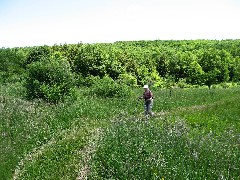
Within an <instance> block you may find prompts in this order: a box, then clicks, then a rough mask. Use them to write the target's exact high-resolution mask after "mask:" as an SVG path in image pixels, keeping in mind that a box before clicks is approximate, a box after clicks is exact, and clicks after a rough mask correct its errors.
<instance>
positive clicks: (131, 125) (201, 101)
mask: <svg viewBox="0 0 240 180" xmlns="http://www.w3.org/2000/svg"><path fill="white" fill-rule="evenodd" d="M6 88H8V87H6V86H1V88H0V92H1V94H0V112H1V113H0V118H1V119H2V121H1V124H0V135H1V136H0V138H1V141H0V146H1V149H0V151H1V152H0V158H1V160H2V162H1V164H0V179H81V178H83V177H86V176H87V177H88V178H90V179H91V178H92V179H96V178H97V179H102V178H114V179H125V178H134V179H136V178H137V179H138V178H140V179H146V178H150V179H161V178H165V179H174V178H175V179H186V178H189V179H191V178H192V179H202V178H205V179H211V178H212V177H213V179H214V178H215V179H219V178H220V179H221V178H223V179H224V178H225V179H238V178H239V172H240V167H239V164H240V162H239V160H240V146H239V144H240V142H239V139H240V137H239V132H240V126H239V121H240V113H239V109H240V107H239V103H238V102H239V100H240V99H239V92H240V89H239V88H231V89H212V90H211V91H209V90H208V89H176V90H174V92H173V94H172V96H169V91H168V90H161V89H155V90H153V92H154V94H155V98H154V109H153V110H154V111H155V113H156V115H157V116H155V117H153V118H151V119H150V120H149V121H147V120H146V119H145V118H144V116H143V102H141V101H138V100H137V97H138V96H139V95H141V94H142V90H136V91H135V96H133V97H131V98H129V99H124V98H123V99H118V98H113V99H105V98H98V97H92V96H89V95H87V94H85V89H82V90H79V91H78V94H77V99H76V100H73V99H71V98H67V99H66V100H65V102H64V103H59V104H57V105H51V104H46V103H44V102H42V101H32V102H30V101H26V100H24V98H23V97H21V96H20V94H21V93H20V91H22V92H23V91H24V89H21V88H15V89H16V91H18V93H16V94H15V93H14V89H12V90H11V91H7V90H6Z"/></svg>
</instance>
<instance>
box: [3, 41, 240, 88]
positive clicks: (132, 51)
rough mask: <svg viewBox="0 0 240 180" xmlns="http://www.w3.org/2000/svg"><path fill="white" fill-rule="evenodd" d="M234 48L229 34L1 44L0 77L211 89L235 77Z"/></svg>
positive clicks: (237, 58)
mask: <svg viewBox="0 0 240 180" xmlns="http://www.w3.org/2000/svg"><path fill="white" fill-rule="evenodd" d="M239 47H240V40H231V39H230V40H168V41H162V40H155V41H119V42H115V43H96V44H83V43H78V44H60V45H57V44H56V45H53V46H46V45H44V46H36V47H21V48H1V49H0V62H1V66H0V77H1V82H2V83H5V82H9V81H19V80H26V79H29V74H30V75H31V76H32V77H30V78H32V81H35V80H38V81H39V79H40V80H41V79H42V81H43V82H46V81H52V84H54V83H56V81H59V79H64V78H65V79H68V80H67V81H69V79H73V80H72V81H74V84H75V85H85V86H88V85H90V84H91V82H92V81H93V80H94V79H102V78H104V77H106V76H107V77H109V78H111V79H113V80H114V81H116V82H119V83H123V84H126V85H129V86H137V85H143V84H146V83H149V84H152V85H153V86H157V87H164V86H166V85H168V84H169V82H171V83H181V82H182V83H184V84H186V85H197V86H201V85H207V86H208V87H209V88H210V87H211V85H213V84H218V83H226V82H239V80H240V48H239ZM51 66H53V67H51ZM54 67H55V69H54ZM57 67H58V68H57ZM64 69H65V70H64ZM54 71H55V72H54ZM61 71H62V72H61ZM65 71H66V72H65ZM31 73H32V74H31ZM61 73H62V74H61ZM36 74H38V75H36ZM69 74H71V75H69ZM35 76H38V77H35ZM48 76H49V77H48ZM53 76H54V78H53ZM65 76H66V77H67V78H66V77H65ZM70 76H71V77H70ZM34 78H35V79H34ZM51 78H52V79H54V80H52V79H51ZM57 79H58V80H57ZM32 83H33V82H32ZM65 85H66V84H65ZM65 85H64V86H65ZM66 86H68V85H66ZM62 88H63V87H62ZM48 90H49V89H48V88H47V89H46V91H48Z"/></svg>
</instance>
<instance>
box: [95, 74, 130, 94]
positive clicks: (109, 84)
mask: <svg viewBox="0 0 240 180" xmlns="http://www.w3.org/2000/svg"><path fill="white" fill-rule="evenodd" d="M132 93H133V91H132V90H131V88H130V87H129V86H127V85H120V84H118V83H116V82H115V81H114V80H113V79H112V78H110V77H103V78H102V79H99V80H98V81H95V82H94V84H93V86H92V90H91V94H94V95H97V96H100V97H129V96H130V95H131V94H132Z"/></svg>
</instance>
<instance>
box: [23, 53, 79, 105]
mask: <svg viewBox="0 0 240 180" xmlns="http://www.w3.org/2000/svg"><path fill="white" fill-rule="evenodd" d="M27 68H28V79H27V82H26V88H27V95H28V97H29V98H31V99H33V98H42V99H44V100H46V101H48V102H53V103H56V102H58V101H59V100H62V99H63V98H64V96H65V95H68V94H70V92H71V90H72V88H73V87H74V81H73V74H72V72H71V67H70V64H69V62H68V61H67V59H65V58H64V57H59V56H57V57H55V56H51V57H49V58H46V57H43V58H42V59H41V61H36V62H32V63H31V64H29V65H28V67H27Z"/></svg>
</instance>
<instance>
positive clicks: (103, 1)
mask: <svg viewBox="0 0 240 180" xmlns="http://www.w3.org/2000/svg"><path fill="white" fill-rule="evenodd" d="M239 18H240V1H239V0H0V47H20V46H21V47H24V46H35V45H53V44H64V43H68V44H70V43H78V42H83V43H100V42H115V41H129V40H156V39H161V40H170V39H178V40H182V39H240V25H239Z"/></svg>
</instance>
